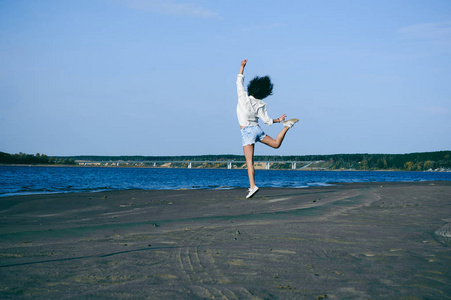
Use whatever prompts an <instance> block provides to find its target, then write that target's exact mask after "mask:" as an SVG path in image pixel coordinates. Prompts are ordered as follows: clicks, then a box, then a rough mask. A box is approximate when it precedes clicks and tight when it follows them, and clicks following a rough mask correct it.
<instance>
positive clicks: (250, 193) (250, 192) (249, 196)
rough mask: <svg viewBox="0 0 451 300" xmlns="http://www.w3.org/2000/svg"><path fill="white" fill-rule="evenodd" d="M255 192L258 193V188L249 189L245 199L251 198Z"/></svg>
mask: <svg viewBox="0 0 451 300" xmlns="http://www.w3.org/2000/svg"><path fill="white" fill-rule="evenodd" d="M257 192H258V186H254V187H253V188H250V189H249V194H247V196H246V198H247V199H249V198H251V197H252V196H254V195H255V193H257Z"/></svg>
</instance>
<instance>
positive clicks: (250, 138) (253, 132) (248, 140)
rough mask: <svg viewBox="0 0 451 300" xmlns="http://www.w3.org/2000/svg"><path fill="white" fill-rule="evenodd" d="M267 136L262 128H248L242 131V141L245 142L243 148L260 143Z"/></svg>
mask: <svg viewBox="0 0 451 300" xmlns="http://www.w3.org/2000/svg"><path fill="white" fill-rule="evenodd" d="M265 136H266V133H264V132H263V130H262V129H261V128H260V126H247V127H244V128H243V129H241V139H242V140H243V146H246V145H252V144H255V143H256V142H260V141H261V140H263V139H264V138H265Z"/></svg>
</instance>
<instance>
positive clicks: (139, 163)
mask: <svg viewBox="0 0 451 300" xmlns="http://www.w3.org/2000/svg"><path fill="white" fill-rule="evenodd" d="M320 162H323V161H254V164H264V165H265V169H266V170H270V169H271V165H274V164H291V169H292V170H298V169H299V170H302V169H306V168H308V167H309V166H310V165H312V164H314V163H320ZM76 163H78V164H79V165H82V166H143V167H146V166H150V167H162V166H164V165H167V164H178V165H182V168H183V167H185V168H188V169H191V168H192V167H193V166H195V165H199V164H206V165H208V164H210V165H212V166H213V165H214V166H216V167H219V166H220V165H224V166H225V165H227V169H232V167H233V165H234V164H235V165H243V164H246V161H244V160H242V161H241V160H229V161H218V160H167V161H162V160H158V161H156V160H155V161H114V162H113V161H82V160H80V161H76ZM298 167H299V168H298Z"/></svg>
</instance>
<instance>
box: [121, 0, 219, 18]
mask: <svg viewBox="0 0 451 300" xmlns="http://www.w3.org/2000/svg"><path fill="white" fill-rule="evenodd" d="M118 1H119V2H120V3H122V4H123V5H125V6H127V7H129V8H133V9H138V10H141V11H147V12H152V13H157V14H164V15H172V16H188V17H195V18H218V17H219V14H218V13H217V12H215V11H212V10H209V9H206V8H204V7H201V6H198V5H196V4H195V3H192V2H188V1H184V2H182V1H173V0H118Z"/></svg>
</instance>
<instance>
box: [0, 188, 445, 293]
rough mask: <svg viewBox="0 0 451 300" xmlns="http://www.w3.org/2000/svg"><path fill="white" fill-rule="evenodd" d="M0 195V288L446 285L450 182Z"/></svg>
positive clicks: (257, 289)
mask: <svg viewBox="0 0 451 300" xmlns="http://www.w3.org/2000/svg"><path fill="white" fill-rule="evenodd" d="M245 194H246V191H245V190H244V189H235V190H153V191H141V190H140V191H117V192H101V193H76V194H75V193H73V194H47V195H28V196H14V197H4V198H0V220H1V221H0V225H1V226H0V278H1V280H0V298H1V299H93V298H99V299H102V298H104V299H451V247H450V246H451V182H447V181H445V182H419V183H371V184H368V183H364V184H363V183H354V184H344V185H340V186H329V187H314V188H308V189H282V188H266V189H265V188H262V189H261V190H260V191H259V193H257V194H256V196H255V197H254V198H252V199H250V200H246V199H245V198H244V196H245Z"/></svg>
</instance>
